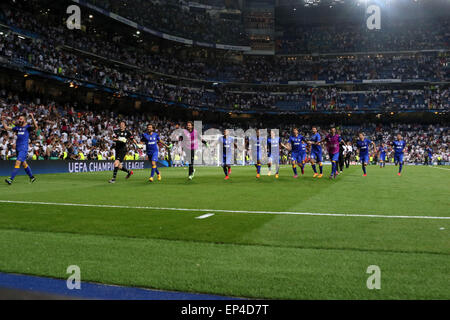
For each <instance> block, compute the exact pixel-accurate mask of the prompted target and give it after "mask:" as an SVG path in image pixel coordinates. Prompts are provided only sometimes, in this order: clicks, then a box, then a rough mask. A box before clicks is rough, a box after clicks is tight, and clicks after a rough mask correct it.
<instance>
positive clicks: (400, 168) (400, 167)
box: [398, 163, 403, 173]
mask: <svg viewBox="0 0 450 320" xmlns="http://www.w3.org/2000/svg"><path fill="white" fill-rule="evenodd" d="M402 169H403V163H400V166H399V168H398V173H402Z"/></svg>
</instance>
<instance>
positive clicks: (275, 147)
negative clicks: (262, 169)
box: [267, 130, 280, 179]
mask: <svg viewBox="0 0 450 320" xmlns="http://www.w3.org/2000/svg"><path fill="white" fill-rule="evenodd" d="M267 156H268V162H267V166H268V167H269V173H268V176H271V175H272V164H275V178H276V179H278V177H279V172H280V137H277V136H276V134H275V131H273V130H272V131H270V137H269V138H267Z"/></svg>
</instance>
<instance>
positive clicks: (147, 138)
mask: <svg viewBox="0 0 450 320" xmlns="http://www.w3.org/2000/svg"><path fill="white" fill-rule="evenodd" d="M141 140H142V141H143V142H144V143H145V146H146V151H147V156H148V160H149V161H150V162H151V163H152V172H151V175H150V178H149V179H148V180H149V181H150V182H153V179H154V177H155V173H156V174H157V177H158V181H161V173H160V172H159V170H158V167H157V162H158V155H159V148H158V143H160V144H162V145H163V146H165V147H166V148H167V150H169V146H168V145H167V144H165V143H164V142H162V141H161V138H160V137H159V134H158V133H156V132H155V127H154V126H153V125H152V124H149V125H148V126H147V132H145V133H143V134H142V135H141ZM169 152H170V151H169Z"/></svg>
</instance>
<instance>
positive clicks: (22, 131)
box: [2, 113, 38, 185]
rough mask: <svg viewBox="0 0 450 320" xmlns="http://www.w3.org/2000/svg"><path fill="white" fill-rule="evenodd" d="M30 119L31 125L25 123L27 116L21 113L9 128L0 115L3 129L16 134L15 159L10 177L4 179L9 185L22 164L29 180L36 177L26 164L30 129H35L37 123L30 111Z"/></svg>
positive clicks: (32, 180) (33, 180) (31, 180)
mask: <svg viewBox="0 0 450 320" xmlns="http://www.w3.org/2000/svg"><path fill="white" fill-rule="evenodd" d="M30 115H31V119H32V120H33V126H30V125H29V124H27V118H26V116H25V115H21V116H20V117H19V121H18V122H17V125H16V126H15V127H13V128H10V127H9V126H8V125H7V123H6V121H5V118H4V117H2V124H3V129H5V130H6V131H14V132H15V133H16V134H17V140H16V156H17V160H16V163H15V165H14V169H13V171H12V173H11V177H9V178H8V179H6V180H5V182H6V183H7V184H9V185H11V184H12V183H13V181H14V178H15V177H16V175H17V174H18V173H19V170H20V166H23V168H24V169H25V172H26V173H27V175H28V177H29V178H30V182H35V181H36V178H35V177H34V176H33V173H32V172H31V168H30V167H29V166H28V164H27V155H28V142H29V140H30V131H32V130H33V129H34V130H37V129H38V125H37V122H36V120H35V119H34V116H33V114H32V113H31V114H30Z"/></svg>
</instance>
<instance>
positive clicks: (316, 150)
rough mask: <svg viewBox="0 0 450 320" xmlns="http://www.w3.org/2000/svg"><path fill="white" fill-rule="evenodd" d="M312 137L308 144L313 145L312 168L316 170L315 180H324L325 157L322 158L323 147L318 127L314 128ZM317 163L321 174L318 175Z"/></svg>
mask: <svg viewBox="0 0 450 320" xmlns="http://www.w3.org/2000/svg"><path fill="white" fill-rule="evenodd" d="M311 129H312V136H311V138H310V139H309V141H308V143H309V144H310V145H311V159H310V161H311V166H312V168H313V170H314V176H313V177H314V178H316V177H317V178H322V177H323V163H322V162H323V156H322V146H321V145H320V143H321V140H322V139H321V137H320V133H319V132H318V131H317V127H312V128H311ZM316 163H318V164H319V170H320V174H318V173H317V170H316Z"/></svg>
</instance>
